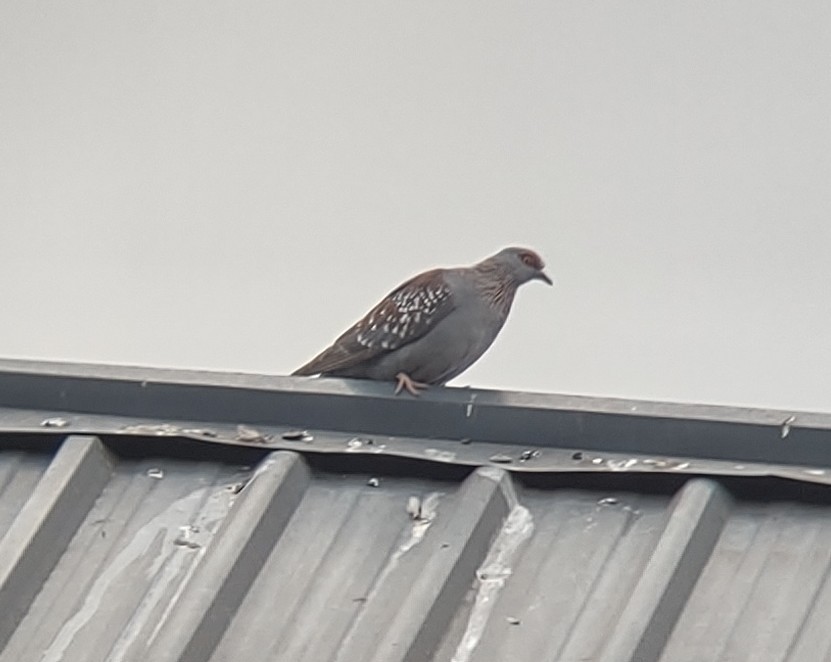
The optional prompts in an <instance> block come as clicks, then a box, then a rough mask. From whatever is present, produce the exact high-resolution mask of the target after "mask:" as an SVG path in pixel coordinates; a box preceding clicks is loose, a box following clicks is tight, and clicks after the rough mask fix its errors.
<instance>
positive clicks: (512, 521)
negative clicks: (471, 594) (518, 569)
mask: <svg viewBox="0 0 831 662" xmlns="http://www.w3.org/2000/svg"><path fill="white" fill-rule="evenodd" d="M479 471H480V472H481V469H480V470H479ZM533 532H534V518H533V517H532V516H531V513H530V511H529V510H528V509H527V508H525V507H524V506H520V505H516V506H514V508H513V509H512V510H511V512H510V514H509V515H508V517H507V519H506V520H505V524H504V525H503V526H502V530H501V531H500V532H499V535H498V536H497V537H496V540H495V541H494V543H493V545H492V546H491V549H490V551H489V552H488V555H487V557H486V558H485V561H484V563H482V565H481V566H480V568H479V570H478V571H477V572H476V578H477V580H478V584H479V585H478V588H477V591H476V600H475V601H474V603H473V608H472V609H471V611H470V616H469V617H468V621H467V627H466V628H465V632H464V635H462V639H461V641H460V642H459V645H458V647H457V648H456V652H455V653H454V655H453V658H452V660H451V662H469V660H470V659H471V656H472V655H473V651H474V650H475V649H476V646H477V645H478V644H479V641H480V640H481V639H482V634H484V632H485V628H486V627H487V625H488V621H489V620H490V617H491V613H492V612H493V608H494V607H495V606H496V601H497V598H498V597H499V593H500V592H501V591H502V588H503V587H504V586H505V582H506V581H507V579H508V577H510V576H511V573H512V566H513V564H514V562H515V560H516V558H517V556H518V554H519V551H520V549H521V548H522V544H523V543H524V542H525V541H526V540H527V539H528V538H529V537H530V536H531V534H532V533H533ZM520 622H521V621H520V619H517V623H518V624H519V623H520Z"/></svg>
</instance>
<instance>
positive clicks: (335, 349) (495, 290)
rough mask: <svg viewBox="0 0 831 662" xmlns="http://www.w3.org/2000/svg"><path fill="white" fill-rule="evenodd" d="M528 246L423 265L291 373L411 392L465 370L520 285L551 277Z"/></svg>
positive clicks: (499, 326) (495, 330) (489, 337)
mask: <svg viewBox="0 0 831 662" xmlns="http://www.w3.org/2000/svg"><path fill="white" fill-rule="evenodd" d="M544 269H545V264H544V263H543V261H542V259H541V258H540V256H539V255H538V254H537V253H535V252H534V251H533V250H531V249H528V248H518V247H509V248H503V249H502V250H500V251H499V252H498V253H496V254H495V255H491V256H490V257H488V258H486V259H484V260H482V261H481V262H478V263H476V264H474V265H472V266H469V267H455V268H439V269H431V270H429V271H425V272H423V273H421V274H418V275H417V276H413V277H412V278H410V279H409V280H407V281H405V282H403V283H402V284H401V285H399V286H398V287H396V288H395V289H394V290H393V291H392V292H390V293H389V294H388V295H387V296H386V297H384V298H383V299H382V300H381V301H380V302H379V303H378V304H377V305H376V306H375V307H374V308H372V310H370V311H369V312H368V313H367V314H366V315H365V316H364V317H362V318H361V319H360V320H358V321H357V322H356V323H355V324H353V325H352V326H351V327H350V328H349V329H347V330H346V331H345V332H344V333H342V334H341V335H340V336H338V338H337V339H336V340H335V341H334V342H333V343H332V344H331V345H330V346H329V347H327V348H326V349H324V350H323V351H322V352H321V353H320V354H318V355H317V356H315V357H314V358H313V359H312V360H311V361H309V362H308V363H306V364H305V365H303V366H301V367H300V368H298V369H297V370H295V371H294V372H293V373H292V375H296V376H312V375H320V376H331V377H351V378H357V379H369V380H375V381H394V382H396V387H395V395H398V394H399V393H400V392H401V391H402V390H406V391H407V392H408V393H410V394H411V395H413V396H418V395H419V393H420V392H421V391H422V390H423V389H425V388H427V387H429V386H441V385H444V384H446V383H447V382H448V381H450V380H451V379H453V378H454V377H457V376H458V375H459V374H461V373H462V372H464V371H465V370H467V369H468V368H469V367H470V366H471V365H472V364H473V363H474V362H475V361H477V360H478V359H479V358H480V357H481V356H482V354H484V353H485V351H486V350H487V349H488V348H489V347H490V346H491V344H492V343H493V341H494V340H495V339H496V336H497V335H498V334H499V332H500V330H501V329H502V326H503V325H504V324H505V320H506V319H507V317H508V313H509V312H510V310H511V305H512V304H513V301H514V296H515V294H516V292H517V289H518V288H519V286H520V285H522V284H524V283H527V282H528V281H531V280H539V281H542V282H544V283H547V284H549V285H553V284H554V283H553V281H552V280H551V279H550V278H549V277H548V275H547V274H546V273H545V271H544Z"/></svg>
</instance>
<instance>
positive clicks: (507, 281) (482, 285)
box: [474, 260, 517, 316]
mask: <svg viewBox="0 0 831 662" xmlns="http://www.w3.org/2000/svg"><path fill="white" fill-rule="evenodd" d="M474 271H475V272H476V276H477V278H476V286H477V288H478V289H479V291H480V292H481V293H482V297H483V298H484V299H485V301H487V302H488V304H489V305H491V306H492V307H493V308H495V309H496V310H497V311H498V312H499V314H500V315H502V316H507V314H508V312H509V311H510V310H511V304H512V303H513V302H514V295H515V294H516V290H517V285H516V283H515V282H514V279H513V278H511V276H510V274H508V273H507V271H506V270H505V269H504V267H502V265H500V264H498V263H497V264H495V263H493V262H489V261H488V260H485V261H484V262H480V263H479V264H477V265H476V266H475V267H474Z"/></svg>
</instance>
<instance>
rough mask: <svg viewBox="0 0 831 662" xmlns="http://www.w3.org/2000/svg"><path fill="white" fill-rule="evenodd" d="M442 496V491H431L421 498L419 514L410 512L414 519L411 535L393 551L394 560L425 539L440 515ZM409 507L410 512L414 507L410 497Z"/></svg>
mask: <svg viewBox="0 0 831 662" xmlns="http://www.w3.org/2000/svg"><path fill="white" fill-rule="evenodd" d="M442 496H444V493H442V492H430V494H428V495H427V496H426V497H424V499H422V500H421V503H420V504H419V508H418V513H417V515H416V516H413V515H412V514H410V517H411V518H412V520H413V523H412V526H411V527H410V535H409V537H408V538H407V539H406V540H405V541H404V542H403V543H402V544H401V545H400V546H399V548H398V549H397V550H395V552H394V553H393V555H392V561H393V562H395V561H397V560H398V559H400V558H401V557H402V556H404V554H406V553H407V552H409V551H410V550H411V549H412V548H413V547H415V546H416V545H418V544H419V543H420V542H421V541H422V540H423V539H424V534H425V533H427V529H429V528H430V525H431V524H432V523H433V520H435V519H436V515H438V511H439V501H440V500H441V498H442ZM407 508H408V512H409V510H410V509H411V508H412V504H411V503H410V500H409V499H408V500H407Z"/></svg>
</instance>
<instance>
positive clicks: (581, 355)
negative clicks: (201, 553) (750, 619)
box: [0, 0, 831, 411]
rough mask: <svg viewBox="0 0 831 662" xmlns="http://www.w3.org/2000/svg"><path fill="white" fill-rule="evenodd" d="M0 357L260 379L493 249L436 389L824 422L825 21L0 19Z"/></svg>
mask: <svg viewBox="0 0 831 662" xmlns="http://www.w3.org/2000/svg"><path fill="white" fill-rule="evenodd" d="M0 199H2V205H0V216H2V221H1V223H2V224H0V310H2V319H3V324H2V325H0V355H4V356H9V357H32V358H44V359H57V360H81V361H95V362H108V363H130V364H143V365H159V366H174V367H191V368H211V369H222V370H241V371H251V372H262V373H277V374H283V373H287V372H290V371H291V370H292V369H294V368H296V367H297V366H299V365H300V364H301V363H303V362H305V361H306V360H307V359H309V358H310V357H311V356H312V355H313V354H315V353H316V352H317V351H319V350H320V349H322V348H323V347H324V346H325V345H326V344H328V343H329V342H330V341H331V340H332V339H333V338H334V337H335V336H336V335H338V334H339V333H340V332H341V331H342V330H344V329H345V328H346V326H348V325H349V324H351V323H352V322H354V321H355V320H356V319H357V318H358V317H360V316H361V315H362V314H363V313H364V312H365V311H366V310H367V309H368V308H369V307H370V306H371V305H373V304H374V303H375V302H376V301H377V299H379V298H380V297H381V296H383V295H384V294H385V293H386V292H387V291H389V290H390V289H392V288H393V287H394V286H395V285H397V284H398V283H399V282H400V281H402V280H403V279H404V278H406V277H408V276H410V275H412V274H413V273H416V272H418V271H421V270H423V269H426V268H429V267H432V266H437V265H456V264H466V263H470V262H473V261H476V260H478V259H479V258H481V257H484V256H486V255H488V254H490V253H493V252H495V251H496V250H498V249H499V248H501V247H502V246H505V245H511V244H519V245H527V246H530V247H532V248H534V249H536V250H537V251H538V252H540V253H541V254H542V256H543V257H544V258H545V260H546V261H547V263H548V265H549V271H550V272H551V273H552V274H553V275H554V276H555V277H556V279H557V281H558V286H557V288H555V289H553V290H552V289H550V288H546V287H545V286H544V285H541V284H538V283H531V284H529V285H528V286H526V287H525V288H523V290H522V291H521V293H520V295H519V296H518V298H517V301H516V303H515V306H514V310H513V312H512V315H511V319H509V321H508V324H507V326H506V328H505V330H504V331H503V333H502V336H501V337H500V338H499V340H498V341H497V343H496V344H495V345H494V346H493V348H492V349H491V350H490V351H489V352H488V353H487V354H486V355H485V357H484V358H483V359H481V360H480V362H479V363H478V364H476V365H475V366H474V367H473V368H472V369H471V370H469V371H468V372H467V373H465V374H464V375H462V376H461V377H460V378H458V379H457V380H456V381H455V383H456V384H473V385H476V386H483V387H498V388H511V389H527V390H540V391H554V392H566V393H583V394H594V395H613V396H627V397H642V398H650V399H662V400H681V401H696V402H714V403H729V404H751V405H762V406H778V407H784V408H800V409H815V410H824V411H831V383H830V382H831V379H829V365H831V339H830V338H829V332H828V331H829V328H830V327H831V306H829V296H828V292H829V289H831V287H830V286H831V282H829V281H831V260H829V254H831V3H828V2H826V1H825V0H803V1H802V2H799V3H792V2H785V1H779V2H773V1H770V0H761V1H760V0H732V1H730V2H724V1H723V0H719V1H718V2H716V1H704V2H697V3H679V2H666V1H665V0H662V1H661V2H657V1H651V2H629V1H627V2H623V1H618V2H604V1H600V0H597V1H594V2H586V1H585V0H580V1H573V0H572V1H559V2H558V1H552V0H546V1H544V2H543V1H534V0H531V1H528V2H510V3H508V2H489V1H486V2H483V1H482V0H477V1H476V2H473V1H451V2H448V1H446V0H443V1H441V2H438V1H434V0H413V1H410V0H407V1H404V2H402V1H400V0H388V1H386V2H359V3H349V2H310V1H308V0H303V1H302V2H300V1H298V2H275V1H274V0H267V1H266V0H261V1H258V2H222V1H220V2H204V1H203V0H200V1H198V2H197V1H195V0H191V1H174V2H170V1H168V0H165V1H163V2H162V1H156V2H152V1H145V2H133V1H130V0H127V1H125V2H115V3H113V2H103V1H100V0H99V1H97V2H90V1H85V0H76V1H73V2H56V1H52V0H47V1H43V2H26V1H23V0H14V1H11V0H10V1H7V2H3V3H0Z"/></svg>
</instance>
